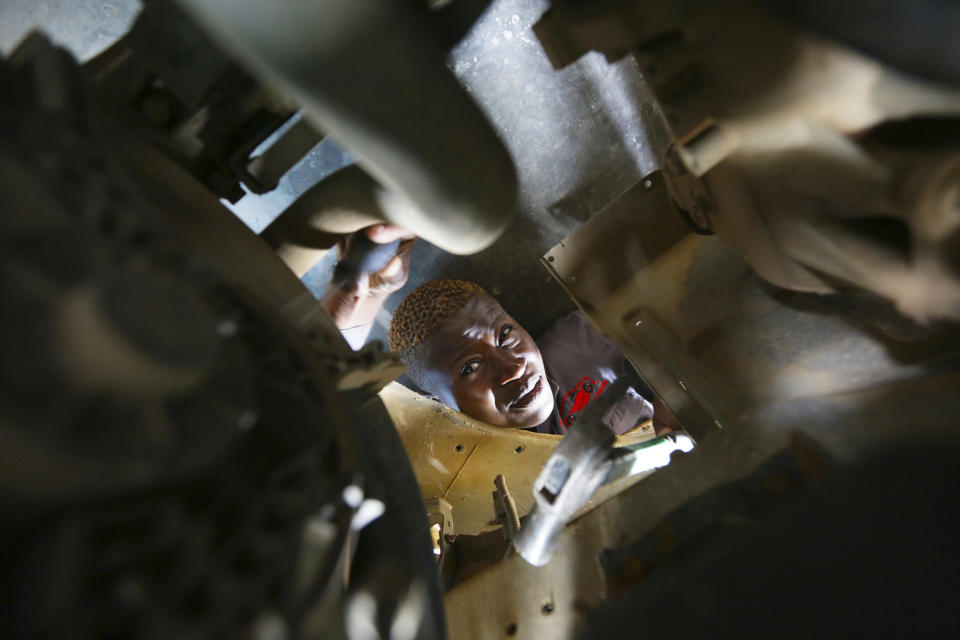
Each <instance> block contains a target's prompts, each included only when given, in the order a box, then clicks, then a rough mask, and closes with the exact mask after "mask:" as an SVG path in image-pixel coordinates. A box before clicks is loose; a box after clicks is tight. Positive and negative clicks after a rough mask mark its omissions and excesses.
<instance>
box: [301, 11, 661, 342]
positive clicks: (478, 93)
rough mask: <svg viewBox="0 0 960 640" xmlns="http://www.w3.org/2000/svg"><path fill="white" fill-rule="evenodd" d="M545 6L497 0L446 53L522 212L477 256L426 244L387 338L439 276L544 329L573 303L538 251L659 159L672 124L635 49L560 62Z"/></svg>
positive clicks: (320, 276)
mask: <svg viewBox="0 0 960 640" xmlns="http://www.w3.org/2000/svg"><path fill="white" fill-rule="evenodd" d="M454 5H456V3H454ZM454 5H451V6H454ZM547 6H548V3H547V2H546V1H545V0H535V1H531V0H496V1H494V2H492V3H491V4H490V6H489V7H488V8H487V10H486V12H485V13H484V14H483V15H482V16H481V17H480V19H479V20H478V21H477V22H476V24H475V25H474V26H473V28H472V29H471V30H470V31H469V32H468V33H467V35H466V36H465V37H464V38H463V39H462V40H461V41H460V42H459V43H458V44H457V45H456V46H454V47H453V49H452V50H451V52H450V56H449V59H448V64H449V66H450V68H451V70H452V71H453V72H454V74H455V75H456V76H457V77H458V78H459V79H460V81H461V83H462V84H463V85H464V86H465V87H466V88H467V90H468V91H469V92H470V94H471V96H473V98H474V100H476V101H477V103H478V104H479V105H480V107H481V108H482V109H483V110H484V111H485V113H486V114H487V116H488V117H489V119H490V121H491V122H492V123H493V126H494V128H495V129H496V130H497V132H498V133H499V134H500V136H501V138H502V139H503V140H504V142H505V143H506V145H507V148H508V149H509V151H510V153H511V155H512V157H513V160H514V163H515V164H516V167H517V173H518V176H519V184H520V211H519V214H518V216H517V218H516V219H515V221H514V222H513V224H512V225H511V226H510V227H509V228H508V229H507V231H506V232H505V233H504V235H503V236H502V237H501V238H500V239H499V240H498V241H497V242H496V243H494V244H493V245H492V246H491V247H489V248H488V249H486V250H484V251H482V252H480V253H478V254H475V255H472V256H453V255H449V254H446V253H444V252H442V251H439V250H437V249H436V248H434V247H431V246H429V245H426V244H424V243H421V245H420V246H418V247H417V249H416V250H415V252H414V256H413V264H412V268H411V277H410V281H409V283H408V285H407V287H405V289H404V290H402V291H401V292H400V293H399V294H397V295H395V296H394V297H393V298H391V300H390V301H388V303H387V305H386V312H385V313H383V314H381V317H380V318H379V319H378V323H377V326H375V327H374V330H373V332H372V334H371V339H381V340H382V339H384V338H385V336H386V327H387V326H388V323H389V312H392V311H393V309H395V308H396V305H398V304H399V302H400V300H401V299H402V297H403V294H405V293H407V292H408V291H409V290H411V289H412V288H413V287H415V286H416V285H418V284H420V283H422V282H424V281H426V280H429V279H432V278H440V277H456V278H464V279H468V280H473V281H475V282H477V283H479V284H480V285H482V286H483V287H485V288H486V289H487V290H488V291H490V292H491V293H493V294H494V295H496V296H497V297H498V298H499V299H500V300H501V302H502V303H503V306H504V307H505V308H506V309H507V311H509V312H510V313H512V314H513V315H514V316H515V317H516V318H517V320H519V321H520V323H521V324H522V325H524V326H525V327H526V328H527V329H528V330H529V331H530V332H531V333H532V334H533V335H538V334H539V333H541V332H543V331H544V330H545V329H546V328H547V327H548V326H549V325H550V323H552V322H553V321H554V320H555V319H557V318H558V317H560V316H562V315H563V314H565V313H567V312H569V311H571V310H573V308H574V306H573V304H572V303H571V301H570V299H569V297H568V296H567V295H566V294H565V293H564V292H563V291H562V290H561V288H560V287H559V286H557V285H556V284H555V283H554V282H553V280H552V279H551V278H550V277H549V275H548V274H547V272H546V271H545V270H544V269H543V267H542V266H541V265H540V263H539V258H540V256H542V255H543V254H544V253H546V252H547V251H548V250H549V249H550V248H551V247H553V246H554V245H555V244H557V243H558V242H560V240H562V239H563V238H564V237H566V236H567V235H568V234H569V233H570V232H571V231H572V230H573V229H575V228H576V227H577V226H579V225H580V224H581V223H582V222H583V221H585V220H587V219H588V218H589V217H590V216H591V215H592V214H594V213H596V212H597V211H599V210H600V209H602V208H603V207H604V206H606V205H607V204H608V203H610V202H611V201H613V200H614V199H615V198H616V197H617V196H619V195H620V194H621V193H623V192H624V191H625V190H627V189H628V188H629V187H630V186H631V185H632V184H634V183H635V182H636V181H637V180H639V179H640V178H641V177H642V176H644V175H646V174H647V173H650V172H651V171H653V170H654V169H656V168H657V167H658V166H659V158H660V157H661V154H662V152H663V149H664V148H665V146H666V144H667V142H668V129H667V127H666V125H665V123H664V121H663V118H662V116H661V114H660V112H659V110H658V108H657V107H656V106H655V104H654V102H653V99H652V96H651V94H650V91H649V90H648V89H647V87H646V84H645V83H644V81H643V78H642V77H641V75H640V72H639V70H638V68H637V65H636V64H635V63H634V61H633V60H632V59H629V58H628V59H624V60H621V61H618V62H615V63H613V64H608V63H607V62H606V60H605V59H604V58H603V57H602V56H600V55H599V54H589V55H587V56H585V57H584V58H582V59H581V60H579V61H577V62H576V63H574V64H572V65H570V66H569V67H567V68H565V69H562V70H559V71H558V70H555V69H553V67H552V66H551V65H550V62H549V61H548V60H547V57H546V54H545V53H544V52H543V49H542V47H541V46H540V43H539V41H538V40H537V39H536V36H534V34H533V32H532V30H531V27H532V26H533V24H534V23H535V22H536V21H537V20H538V19H539V17H540V15H541V14H542V13H543V11H544V10H545V9H546V7H547ZM477 180H483V176H477ZM332 266H333V257H332V256H328V257H327V258H326V259H325V260H324V261H322V262H321V263H320V264H319V265H318V266H317V267H316V268H315V269H314V270H313V271H311V272H310V273H308V274H307V275H306V276H305V281H306V282H307V284H308V286H310V287H311V289H312V290H314V291H315V292H316V293H317V294H320V293H322V291H323V288H324V287H325V286H326V282H327V281H328V280H329V274H330V271H331V269H332Z"/></svg>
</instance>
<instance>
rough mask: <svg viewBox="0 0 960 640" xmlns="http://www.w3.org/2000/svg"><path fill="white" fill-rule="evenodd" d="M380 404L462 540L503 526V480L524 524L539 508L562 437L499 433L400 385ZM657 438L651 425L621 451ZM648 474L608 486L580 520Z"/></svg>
mask: <svg viewBox="0 0 960 640" xmlns="http://www.w3.org/2000/svg"><path fill="white" fill-rule="evenodd" d="M380 398H381V399H382V400H383V403H384V404H385V405H386V407H387V411H388V412H389V413H390V417H391V418H393V421H394V423H395V424H396V426H397V430H398V431H399V433H400V439H401V440H402V441H403V445H404V448H405V449H406V450H407V453H408V454H409V455H410V459H411V463H412V464H413V469H414V474H415V475H416V476H417V482H418V484H419V485H420V491H421V493H422V494H423V498H424V500H432V499H435V498H443V499H444V500H446V501H447V502H449V503H450V505H451V506H452V507H453V523H454V527H455V533H456V534H458V535H459V534H477V533H481V532H484V531H490V530H493V529H496V528H497V527H499V526H500V525H499V524H497V522H496V519H495V515H494V511H493V502H492V501H491V499H490V495H491V491H493V489H494V483H493V481H494V478H495V477H496V476H497V475H498V474H503V476H504V477H505V478H506V480H507V485H508V486H509V487H510V492H511V494H513V496H514V499H515V501H516V504H517V511H518V512H519V514H520V516H521V517H522V516H524V515H525V514H527V513H528V512H529V511H530V509H531V508H532V507H533V504H534V498H533V493H532V488H533V483H534V480H535V479H536V477H537V475H538V474H539V473H540V470H541V468H542V467H543V464H544V463H545V462H546V461H547V459H548V458H549V457H550V455H551V454H552V453H553V450H554V449H555V448H556V447H557V445H558V444H559V442H560V440H561V439H562V438H561V436H556V435H548V434H539V433H531V432H527V431H522V430H518V429H503V428H497V427H491V426H489V425H486V424H484V423H482V422H480V421H478V420H474V419H473V418H470V417H469V416H467V415H464V414H462V413H459V412H457V411H453V410H452V409H448V408H447V407H444V406H442V405H441V404H439V403H438V402H436V401H434V400H430V399H428V398H425V397H423V396H420V395H418V394H416V393H414V392H412V391H410V390H409V389H406V388H404V387H403V386H401V385H399V384H396V383H392V384H389V385H387V386H386V387H385V388H384V389H383V390H382V391H381V392H380ZM653 435H654V434H653V428H652V425H651V424H649V423H648V424H645V425H644V426H642V427H641V428H640V429H639V430H638V431H637V432H636V433H634V434H628V435H625V436H621V437H620V438H618V439H617V441H616V444H617V445H618V446H625V445H628V444H631V443H636V442H642V441H645V440H648V439H650V438H652V437H653ZM647 475H648V474H638V475H635V476H631V477H628V478H623V479H621V480H618V481H616V482H614V483H612V484H609V485H606V486H604V487H601V488H600V490H599V491H597V493H596V494H594V496H593V498H591V499H590V500H589V501H588V502H587V503H586V505H585V506H584V507H583V509H581V510H580V513H585V512H587V511H589V510H590V509H592V508H594V507H596V506H597V505H598V504H602V503H603V502H604V501H605V500H608V499H609V498H610V497H611V496H613V495H616V494H617V493H618V492H620V491H623V490H624V489H625V488H626V487H628V486H631V485H633V484H635V483H636V482H639V481H640V480H641V479H643V478H644V477H646V476H647Z"/></svg>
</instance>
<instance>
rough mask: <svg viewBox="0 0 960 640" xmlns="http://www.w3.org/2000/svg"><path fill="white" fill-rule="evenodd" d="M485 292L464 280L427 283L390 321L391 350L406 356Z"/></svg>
mask: <svg viewBox="0 0 960 640" xmlns="http://www.w3.org/2000/svg"><path fill="white" fill-rule="evenodd" d="M478 293H485V291H484V290H483V289H482V288H481V287H480V285H476V284H474V283H472V282H467V281H466V280H451V279H442V280H430V281H429V282H424V283H423V284H422V285H420V286H419V287H417V288H416V289H414V290H413V291H411V292H410V293H409V294H407V297H406V298H404V299H403V301H402V302H401V303H400V306H398V307H397V310H396V311H395V312H394V314H393V319H392V320H391V321H390V335H389V338H388V342H389V343H390V350H391V351H399V352H401V353H409V352H410V350H411V349H413V348H414V347H416V346H418V345H419V344H421V343H422V342H423V341H424V340H426V339H427V338H429V337H430V336H432V335H433V334H434V333H436V331H437V330H438V329H440V328H442V327H443V326H444V325H445V324H446V323H447V322H449V321H450V319H451V318H453V316H455V315H456V314H457V312H458V311H460V309H462V308H463V307H464V305H465V304H467V302H468V301H469V300H470V299H471V298H473V296H475V295H477V294H478Z"/></svg>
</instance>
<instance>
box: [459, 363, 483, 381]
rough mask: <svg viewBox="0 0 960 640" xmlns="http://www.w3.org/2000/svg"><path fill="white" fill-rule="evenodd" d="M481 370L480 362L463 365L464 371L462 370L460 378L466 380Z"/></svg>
mask: <svg viewBox="0 0 960 640" xmlns="http://www.w3.org/2000/svg"><path fill="white" fill-rule="evenodd" d="M479 368H480V362H478V361H477V360H473V361H471V362H468V363H467V364H465V365H463V369H460V377H461V378H466V377H467V376H468V375H470V374H471V373H473V372H474V371H476V370H477V369H479Z"/></svg>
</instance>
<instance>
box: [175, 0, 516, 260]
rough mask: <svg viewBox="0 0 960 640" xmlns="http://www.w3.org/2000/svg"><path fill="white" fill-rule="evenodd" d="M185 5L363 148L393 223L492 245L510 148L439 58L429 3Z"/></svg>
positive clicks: (512, 195)
mask: <svg viewBox="0 0 960 640" xmlns="http://www.w3.org/2000/svg"><path fill="white" fill-rule="evenodd" d="M183 5H184V6H185V7H186V8H187V9H189V10H190V12H191V13H192V15H194V16H195V17H196V18H197V19H198V20H200V21H201V22H202V23H203V24H204V25H205V26H206V27H207V28H208V29H210V31H211V32H212V33H214V34H216V35H217V36H218V38H219V39H220V41H221V42H223V43H224V44H225V45H226V46H229V47H230V49H231V50H232V51H233V52H234V53H235V54H236V55H237V56H238V57H239V58H240V59H242V60H244V61H245V62H246V63H247V64H248V65H249V66H250V68H251V69H253V71H254V72H255V73H256V74H258V76H259V77H260V78H261V79H262V80H263V81H264V82H265V83H268V84H270V85H271V86H273V87H275V88H277V89H278V90H282V91H283V92H285V93H286V94H287V95H289V96H290V97H291V98H293V99H294V100H296V101H297V102H298V103H299V104H300V105H302V106H303V108H304V110H305V113H306V118H307V119H308V120H309V121H310V122H312V123H313V124H315V125H316V126H317V127H318V128H319V129H321V130H323V131H327V132H329V133H330V134H331V135H333V136H334V137H336V138H337V140H338V141H339V142H341V143H342V144H343V145H344V146H345V147H346V148H348V149H349V150H350V151H351V152H352V153H353V154H354V155H355V156H356V157H357V159H358V163H359V164H360V165H361V166H362V167H363V168H364V169H365V170H366V171H368V172H369V173H370V174H371V176H373V177H374V178H375V179H376V180H377V182H378V183H379V184H380V185H381V186H382V189H381V191H380V193H379V194H378V200H379V202H380V204H381V206H382V207H383V209H384V211H385V213H386V214H387V218H388V220H389V221H390V222H393V223H394V224H397V225H399V226H402V227H405V228H408V229H410V230H411V231H415V232H416V233H418V235H420V236H422V237H424V238H427V239H429V240H430V241H431V242H434V243H435V244H437V245H438V246H441V247H443V248H445V249H446V250H448V251H452V252H455V253H459V254H468V253H474V252H476V251H479V250H481V249H483V248H484V247H487V246H489V244H490V243H492V242H493V241H494V240H495V239H496V238H497V237H498V236H499V235H500V233H501V232H502V231H503V229H504V227H505V226H506V225H507V224H508V223H509V221H510V219H511V217H512V216H513V213H514V211H515V207H516V176H515V172H514V169H513V165H512V163H511V161H510V157H509V155H508V154H507V152H506V149H505V148H504V147H503V145H502V143H501V142H500V140H499V139H498V138H497V136H496V135H495V133H494V132H493V130H492V129H491V127H490V125H489V124H488V122H487V121H486V119H485V118H484V117H483V115H482V114H481V112H480V111H479V110H478V109H477V108H476V106H475V104H474V103H473V102H472V100H471V99H470V97H469V96H468V95H467V93H466V92H465V91H464V90H463V89H462V88H461V87H460V86H459V85H458V84H457V82H456V80H455V79H454V77H453V76H452V75H451V74H450V72H449V71H448V69H447V68H446V66H445V65H444V61H443V53H444V52H443V50H442V48H441V47H440V46H439V45H438V43H437V42H436V41H435V39H434V38H433V37H432V36H431V34H430V32H429V29H428V23H427V15H428V14H427V10H426V8H418V7H416V6H414V5H408V4H404V3H400V4H382V3H378V2H372V1H367V0H362V1H353V0H350V1H347V0H334V1H332V2H330V1H328V2H324V3H322V4H310V3H306V4H305V3H300V2H284V3H282V4H281V5H279V6H274V5H270V6H266V5H264V6H258V5H242V6H239V5H236V4H235V3H233V2H225V1H223V0H184V2H183ZM424 96H429V100H424ZM477 176H483V177H484V181H483V182H482V183H481V182H478V181H477V180H476V177H477Z"/></svg>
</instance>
